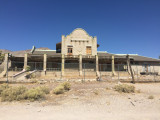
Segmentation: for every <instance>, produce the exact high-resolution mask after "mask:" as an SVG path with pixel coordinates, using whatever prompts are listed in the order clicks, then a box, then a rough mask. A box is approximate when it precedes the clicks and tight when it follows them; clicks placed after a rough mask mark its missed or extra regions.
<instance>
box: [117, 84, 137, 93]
mask: <svg viewBox="0 0 160 120" xmlns="http://www.w3.org/2000/svg"><path fill="white" fill-rule="evenodd" d="M114 89H115V90H116V91H118V92H124V93H133V92H135V87H134V86H133V85H127V84H119V85H116V86H115V87H114Z"/></svg>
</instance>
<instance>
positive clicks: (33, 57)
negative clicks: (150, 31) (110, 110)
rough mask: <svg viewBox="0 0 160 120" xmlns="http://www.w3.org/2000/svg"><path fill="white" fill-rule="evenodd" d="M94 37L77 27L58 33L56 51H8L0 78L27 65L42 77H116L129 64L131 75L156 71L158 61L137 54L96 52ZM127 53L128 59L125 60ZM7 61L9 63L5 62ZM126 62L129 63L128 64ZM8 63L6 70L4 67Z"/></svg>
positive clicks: (159, 66) (159, 68)
mask: <svg viewBox="0 0 160 120" xmlns="http://www.w3.org/2000/svg"><path fill="white" fill-rule="evenodd" d="M98 47H99V45H98V44H97V37H92V36H90V35H89V34H88V33H87V32H86V31H85V30H84V29H81V28H77V29H75V30H73V32H72V33H70V34H69V35H62V40H61V42H59V43H57V44H56V50H42V49H37V48H36V47H33V48H32V50H31V51H29V52H24V53H23V54H14V53H13V54H12V57H10V58H9V57H8V55H9V54H8V53H6V54H5V59H4V61H3V62H1V64H0V68H3V70H1V71H3V72H1V73H0V77H4V76H6V72H7V71H9V75H10V76H12V77H17V76H18V75H22V74H25V69H26V67H27V66H30V68H31V71H33V72H31V74H32V73H34V71H35V70H36V71H38V72H40V73H41V74H40V75H42V76H51V77H52V78H53V77H55V76H61V77H64V78H65V77H67V76H68V75H71V77H73V76H75V77H76V78H78V76H81V77H82V76H84V75H85V77H86V76H87V75H88V76H94V77H99V76H101V75H106V76H118V75H120V74H124V75H126V74H127V75H129V74H131V73H130V70H129V64H130V65H131V66H132V70H133V74H135V75H136V74H139V75H140V74H141V73H142V72H145V73H158V74H160V60H159V59H154V58H149V57H144V56H140V55H137V54H129V55H128V54H112V53H108V52H104V51H97V48H98ZM127 56H129V62H128V59H127ZM7 62H8V63H9V64H8V65H7ZM128 63H129V64H128ZM7 66H8V69H7Z"/></svg>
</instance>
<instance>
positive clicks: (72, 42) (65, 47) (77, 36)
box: [61, 28, 97, 56]
mask: <svg viewBox="0 0 160 120" xmlns="http://www.w3.org/2000/svg"><path fill="white" fill-rule="evenodd" d="M61 43H62V48H61V54H64V55H91V56H95V55H97V38H96V37H92V36H89V34H88V33H87V32H86V31H85V30H83V29H81V28H77V29H75V30H74V31H73V32H72V33H71V34H70V35H67V36H64V35H62V42H61Z"/></svg>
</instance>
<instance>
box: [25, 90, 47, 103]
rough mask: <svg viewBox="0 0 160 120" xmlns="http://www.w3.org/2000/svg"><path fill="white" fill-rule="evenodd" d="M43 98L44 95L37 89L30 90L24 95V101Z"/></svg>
mask: <svg viewBox="0 0 160 120" xmlns="http://www.w3.org/2000/svg"><path fill="white" fill-rule="evenodd" d="M44 97H45V93H44V92H43V91H42V90H40V89H39V88H32V89H30V90H28V91H27V92H26V93H25V94H24V99H26V100H30V101H35V100H39V99H41V98H44Z"/></svg>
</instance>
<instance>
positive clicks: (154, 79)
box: [153, 65, 156, 82]
mask: <svg viewBox="0 0 160 120" xmlns="http://www.w3.org/2000/svg"><path fill="white" fill-rule="evenodd" d="M153 71H154V73H153V75H154V81H155V82H156V79H155V69H154V65H153Z"/></svg>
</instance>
